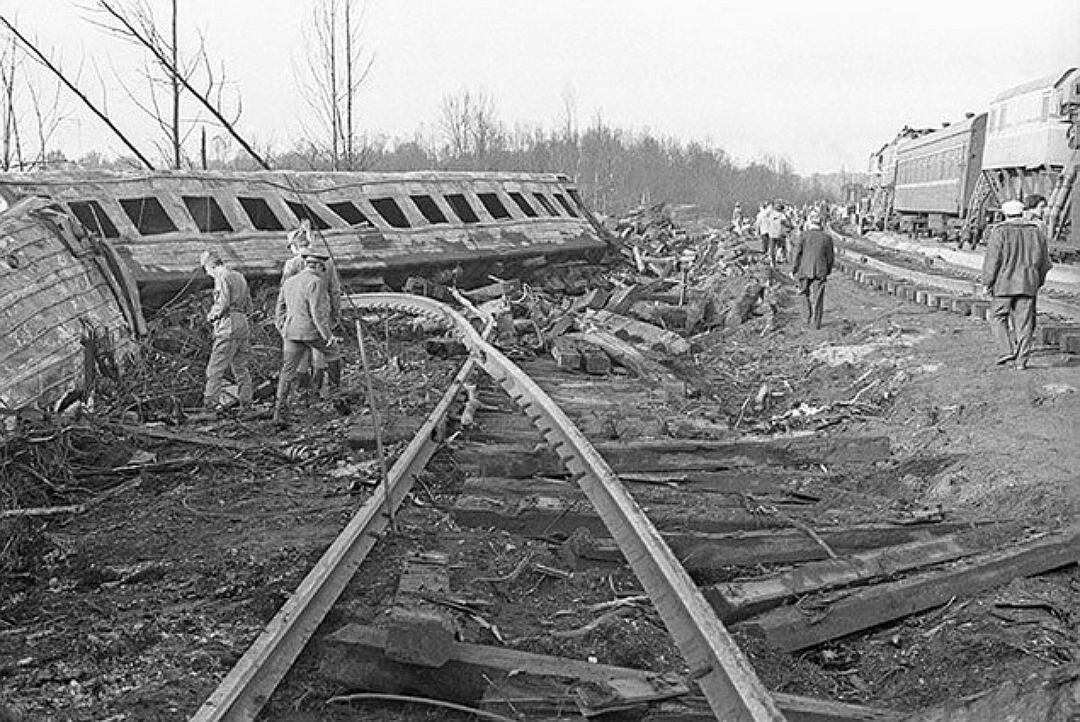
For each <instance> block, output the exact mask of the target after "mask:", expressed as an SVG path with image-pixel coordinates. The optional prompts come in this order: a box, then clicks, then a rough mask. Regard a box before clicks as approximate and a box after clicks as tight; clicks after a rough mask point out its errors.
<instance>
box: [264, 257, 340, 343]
mask: <svg viewBox="0 0 1080 722" xmlns="http://www.w3.org/2000/svg"><path fill="white" fill-rule="evenodd" d="M274 322H275V325H276V326H277V329H278V331H279V332H280V333H281V336H282V338H284V339H285V340H286V341H318V340H320V339H322V340H323V341H327V342H328V341H330V338H331V330H330V299H329V298H328V296H327V293H326V284H325V282H324V281H323V280H322V279H321V278H319V275H318V274H317V273H315V271H313V270H311V269H304V270H303V271H301V272H300V273H298V274H296V275H295V276H291V277H289V278H288V279H287V280H286V281H285V283H283V284H281V290H280V291H278V298H277V308H276V309H275V313H274Z"/></svg>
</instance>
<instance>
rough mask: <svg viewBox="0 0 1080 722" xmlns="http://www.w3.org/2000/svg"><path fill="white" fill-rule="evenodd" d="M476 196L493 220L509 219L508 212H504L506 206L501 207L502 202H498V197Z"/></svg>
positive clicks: (491, 194) (489, 194) (481, 194)
mask: <svg viewBox="0 0 1080 722" xmlns="http://www.w3.org/2000/svg"><path fill="white" fill-rule="evenodd" d="M476 195H477V197H478V198H480V202H481V203H483V204H484V208H486V209H487V212H488V213H490V214H491V217H492V218H494V219H495V220H499V219H500V218H509V217H510V211H508V210H506V206H504V205H503V202H502V201H501V200H499V196H498V195H496V194H495V193H477V194H476Z"/></svg>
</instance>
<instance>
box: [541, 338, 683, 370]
mask: <svg viewBox="0 0 1080 722" xmlns="http://www.w3.org/2000/svg"><path fill="white" fill-rule="evenodd" d="M562 337H563V338H565V339H568V340H571V341H573V343H574V344H575V345H576V346H577V347H578V349H580V350H581V352H582V353H588V352H589V351H590V350H592V351H593V352H596V351H599V352H600V353H603V354H605V355H608V356H610V357H611V358H613V359H615V361H616V362H617V363H618V364H619V365H621V366H623V367H625V368H627V369H629V370H630V371H631V372H633V373H634V374H635V375H636V376H639V377H641V378H650V377H654V376H665V375H668V373H667V370H666V369H665V368H664V367H663V366H661V365H660V364H659V363H657V362H656V361H653V360H652V359H650V358H648V357H646V356H645V354H643V353H641V351H638V350H637V349H636V348H634V346H633V345H632V344H629V343H627V342H626V341H623V340H622V339H620V338H618V337H617V336H615V335H613V334H610V333H608V332H607V331H599V330H594V331H588V332H581V331H578V332H574V333H567V334H564V335H563V336H562Z"/></svg>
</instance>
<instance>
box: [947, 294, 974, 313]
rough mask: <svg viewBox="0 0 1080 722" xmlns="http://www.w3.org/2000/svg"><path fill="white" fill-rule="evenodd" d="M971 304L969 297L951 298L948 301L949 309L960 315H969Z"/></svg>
mask: <svg viewBox="0 0 1080 722" xmlns="http://www.w3.org/2000/svg"><path fill="white" fill-rule="evenodd" d="M971 304H972V300H971V299H970V298H953V299H952V301H950V302H949V306H950V310H952V312H953V313H958V314H960V315H961V316H970V315H971Z"/></svg>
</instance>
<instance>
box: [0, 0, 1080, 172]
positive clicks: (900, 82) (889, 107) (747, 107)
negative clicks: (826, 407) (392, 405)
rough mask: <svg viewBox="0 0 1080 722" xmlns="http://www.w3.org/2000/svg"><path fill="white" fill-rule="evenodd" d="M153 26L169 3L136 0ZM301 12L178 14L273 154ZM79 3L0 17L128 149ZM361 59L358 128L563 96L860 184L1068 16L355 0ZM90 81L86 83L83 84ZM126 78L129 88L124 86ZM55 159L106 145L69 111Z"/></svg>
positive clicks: (289, 114)
mask: <svg viewBox="0 0 1080 722" xmlns="http://www.w3.org/2000/svg"><path fill="white" fill-rule="evenodd" d="M150 1H151V4H152V6H153V7H154V8H155V9H156V10H157V11H158V12H159V13H160V18H161V20H162V21H163V22H164V21H165V19H166V18H167V9H168V7H169V2H168V0H150ZM311 1H312V0H181V2H180V13H181V23H182V24H183V25H184V26H186V27H187V28H189V29H197V30H199V31H201V32H202V33H203V34H204V35H205V37H206V43H207V46H208V49H209V51H210V53H211V56H212V57H214V58H216V59H219V60H220V61H222V62H224V64H225V66H226V70H227V74H228V76H229V79H230V80H231V81H232V83H233V87H234V88H235V89H236V90H238V91H239V92H240V93H241V94H242V96H243V107H244V111H243V116H242V119H241V121H240V123H239V126H240V128H241V129H242V130H243V132H244V133H245V134H246V135H247V136H249V137H250V138H254V139H256V140H257V141H258V142H259V143H260V144H266V143H273V144H274V145H275V146H277V147H278V148H279V149H280V148H284V147H287V146H288V145H290V144H291V142H292V141H293V140H294V139H296V138H297V137H298V136H299V135H300V134H301V133H302V132H303V123H302V119H303V116H304V115H305V114H307V113H309V112H310V111H309V110H308V108H307V107H306V106H305V104H304V102H303V100H302V99H301V97H300V93H299V92H298V91H297V89H296V88H297V78H296V73H295V71H294V67H295V66H296V65H298V64H300V63H302V62H303V58H304V57H305V50H304V43H303V38H304V26H305V25H306V24H309V21H310V7H311ZM92 2H93V0H75V1H73V0H0V9H2V12H3V14H4V16H5V17H7V18H8V19H15V20H16V21H17V23H18V25H19V26H20V27H21V28H22V29H23V31H24V32H25V33H27V34H30V35H31V36H33V37H35V38H36V39H37V41H38V43H39V44H40V45H41V46H42V47H43V48H46V49H50V50H51V51H52V53H53V55H54V56H55V55H60V56H62V58H63V64H64V67H65V69H68V70H69V71H74V70H75V69H76V68H77V67H78V66H80V65H81V66H82V72H81V75H80V78H81V82H82V84H83V85H84V86H85V87H86V89H87V91H88V93H89V94H90V95H91V96H93V97H95V98H98V99H100V98H101V94H102V84H101V82H99V80H98V79H97V77H96V76H97V75H100V76H101V78H102V79H103V80H104V81H105V84H106V86H107V88H108V103H109V109H110V113H111V114H112V115H113V116H114V120H115V121H116V122H117V124H118V125H120V126H121V127H123V128H124V129H126V130H128V132H129V133H130V134H131V135H132V136H133V137H135V138H136V139H140V138H141V139H143V140H144V142H145V139H146V138H148V137H149V133H150V131H149V130H148V121H147V120H146V118H145V117H143V116H141V115H140V114H139V113H137V112H135V111H133V110H132V109H131V108H130V107H129V106H128V103H127V102H126V99H125V98H124V94H123V92H122V91H120V90H119V89H118V87H119V86H118V83H117V81H116V80H115V79H114V77H113V76H114V74H115V73H121V74H124V73H128V74H130V73H131V71H132V69H133V68H134V67H136V65H137V64H138V63H140V62H141V61H139V60H138V57H137V56H136V55H135V54H134V51H133V50H132V49H129V48H127V47H125V46H124V45H122V44H120V43H119V42H118V41H116V40H115V39H113V38H111V37H109V36H107V35H105V34H103V33H102V31H101V30H99V29H97V28H94V27H93V26H91V25H90V24H88V23H87V22H86V20H85V18H86V17H87V15H88V13H87V12H86V11H85V10H84V9H81V8H83V7H84V6H87V5H90V4H91V3H92ZM362 40H363V42H364V43H365V44H366V46H367V47H368V48H369V49H370V51H371V52H372V53H373V55H374V66H373V68H372V74H371V77H370V80H369V81H368V82H367V84H366V85H365V86H364V89H363V91H362V94H361V98H360V102H361V107H360V114H361V127H362V129H364V130H366V131H368V132H370V133H373V134H380V133H381V134H387V135H391V136H397V137H408V136H411V135H412V134H413V132H414V131H416V130H417V129H418V128H420V127H421V126H423V127H426V128H428V129H432V128H435V127H437V124H438V121H439V113H440V111H439V107H440V103H441V101H442V99H443V98H444V96H446V95H448V94H454V93H457V92H459V91H460V90H462V89H463V88H469V89H471V90H478V91H480V90H482V91H483V92H485V93H486V94H487V95H488V96H489V97H491V98H492V99H493V100H494V102H495V105H496V108H497V113H498V116H499V118H500V119H501V120H502V121H504V122H505V123H507V124H508V125H510V126H513V125H514V124H517V123H527V124H530V125H542V126H544V127H546V128H552V127H555V126H556V125H559V124H561V123H562V118H563V117H565V108H566V99H567V98H572V99H573V101H572V104H573V106H574V108H575V111H576V115H577V118H578V123H579V125H582V126H584V125H587V124H588V123H590V122H591V121H593V120H595V119H596V118H598V117H599V118H602V119H603V121H604V122H605V123H607V124H609V125H613V126H617V127H621V128H626V129H632V130H645V129H648V130H649V131H651V132H652V133H653V134H655V135H661V136H673V137H676V138H679V139H682V140H684V141H685V140H691V139H696V140H702V141H708V142H710V143H711V144H713V145H715V146H718V147H721V148H724V149H725V150H727V151H728V152H729V153H730V154H731V155H733V156H734V157H735V158H736V159H737V160H739V161H740V162H746V161H750V160H755V159H758V158H760V157H762V156H763V155H765V154H773V155H780V156H784V157H787V158H788V159H790V160H791V161H792V162H793V163H794V165H795V167H796V170H797V171H799V172H800V173H812V172H831V171H836V170H841V169H846V170H849V171H861V170H864V168H865V165H866V158H867V156H868V154H869V153H870V152H871V151H872V150H873V149H875V148H876V147H878V146H880V145H881V144H882V143H884V142H886V141H887V140H889V139H890V138H891V137H892V136H893V135H895V133H896V131H897V130H899V128H900V127H901V126H903V125H905V124H910V125H914V126H931V125H937V124H939V123H941V122H942V121H951V120H955V119H957V118H960V117H962V116H963V114H964V112H965V111H973V112H980V111H983V110H985V109H986V106H987V104H988V103H989V101H990V99H991V98H992V97H993V96H994V95H996V94H997V93H998V92H1000V91H1001V90H1004V89H1006V88H1008V87H1011V86H1014V85H1018V84H1020V83H1023V82H1025V81H1028V80H1032V79H1035V78H1039V77H1043V76H1046V75H1052V74H1054V73H1059V72H1061V71H1063V70H1064V69H1065V68H1067V67H1070V66H1075V65H1078V64H1080V2H1078V1H1077V0H1025V1H1024V2H1017V1H1016V0H1012V1H1010V2H1002V1H1000V0H983V1H981V2H980V1H977V0H976V1H972V2H959V1H955V0H902V1H901V2H888V3H885V2H873V1H871V0H790V1H789V0H741V1H740V2H727V1H726V0H666V1H664V2H660V1H658V0H528V1H526V0H368V1H367V2H366V4H365V13H364V24H363V35H362ZM95 68H96V69H95ZM129 77H130V76H129ZM68 109H69V113H70V115H71V116H72V118H71V119H70V120H68V121H66V122H65V123H64V126H63V127H62V133H61V136H60V138H61V140H62V147H63V149H64V150H65V152H67V153H68V154H69V155H71V156H79V155H82V154H84V153H86V152H89V151H91V150H99V151H102V152H105V153H107V154H116V153H118V152H120V151H121V150H122V146H121V145H120V144H119V143H118V142H116V141H115V140H113V139H112V138H110V137H109V136H108V135H107V133H106V132H105V131H103V130H102V129H101V125H100V123H99V122H98V121H97V120H95V119H94V118H93V117H92V116H91V115H90V114H89V113H88V112H86V111H85V110H84V109H83V108H82V107H80V106H79V105H78V104H77V103H76V102H75V101H70V102H69V103H68Z"/></svg>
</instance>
